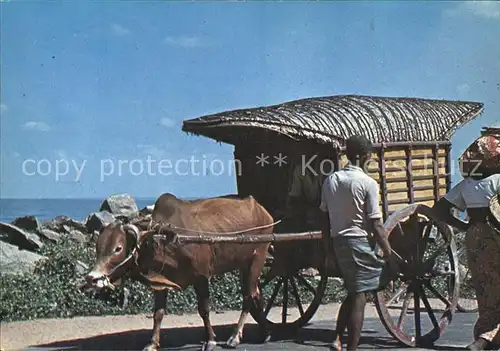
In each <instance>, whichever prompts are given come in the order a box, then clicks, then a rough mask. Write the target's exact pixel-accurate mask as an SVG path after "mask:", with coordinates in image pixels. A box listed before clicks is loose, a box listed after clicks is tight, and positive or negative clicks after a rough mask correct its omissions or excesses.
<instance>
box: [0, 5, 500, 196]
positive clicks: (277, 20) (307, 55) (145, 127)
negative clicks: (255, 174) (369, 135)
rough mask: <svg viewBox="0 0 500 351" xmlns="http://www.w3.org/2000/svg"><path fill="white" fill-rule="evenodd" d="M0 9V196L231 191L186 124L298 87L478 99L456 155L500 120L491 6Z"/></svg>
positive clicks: (227, 150)
mask: <svg viewBox="0 0 500 351" xmlns="http://www.w3.org/2000/svg"><path fill="white" fill-rule="evenodd" d="M0 10H1V142H0V143H1V145H0V146H1V174H0V175H1V184H0V193H1V197H2V198H103V197H106V196H109V195H110V194H113V193H124V192H126V193H129V194H132V195H133V196H135V197H147V198H155V197H157V196H158V195H159V194H161V193H163V192H172V193H174V194H176V195H178V196H181V197H205V196H216V195H221V194H227V193H234V192H236V181H235V174H234V171H235V170H234V168H233V167H231V165H232V159H233V148H232V146H231V145H226V144H219V143H217V142H215V141H213V140H211V139H208V138H203V137H197V136H192V135H188V134H186V133H184V132H182V131H181V126H182V121H183V120H186V119H191V118H196V117H199V116H203V115H207V114H210V113H215V112H221V111H225V110H232V109H237V108H246V107H255V106H264V105H271V104H277V103H282V102H285V101H290V100H294V99H300V98H306V97H313V96H327V95H337V94H360V95H377V96H411V97H420V98H433V99H434V98H436V99H450V100H469V101H480V102H483V103H484V113H483V114H482V115H481V116H480V117H478V118H477V119H476V120H475V121H474V122H472V123H470V124H468V125H466V126H464V127H462V128H461V129H459V130H458V131H457V132H456V133H455V135H454V136H453V138H452V140H451V141H452V144H453V154H452V156H453V157H454V158H456V157H458V156H459V155H460V153H461V152H462V151H463V150H464V149H465V148H466V147H467V146H468V145H469V144H470V143H471V142H472V141H473V140H474V139H475V138H476V137H477V136H478V135H479V132H480V129H481V128H482V127H483V126H487V125H491V124H494V123H499V122H500V45H499V44H498V37H500V35H499V34H500V2H499V1H495V2H487V1H477V2H472V1H468V2H458V1H448V2H437V1H433V2H417V1H415V2H411V1H404V2H403V1H399V2H397V1H386V2H384V1H379V2H375V1H374V2H348V1H342V2H310V3H307V2H299V1H290V2H261V3H256V2H240V1H238V2H227V3H220V2H219V3H216V2H196V1H194V2H189V3H181V2H156V1H155V2H153V1H143V2H90V1H89V2H84V1H82V2H35V1H29V2H28V1H26V2H24V1H14V0H12V1H6V0H2V1H1V2H0ZM160 160H163V161H162V163H160ZM179 160H184V161H179ZM204 160H205V165H203V161H204ZM214 160H218V161H217V163H214ZM187 162H191V163H189V164H188V163H187ZM207 165H208V167H207ZM141 166H142V170H141ZM176 166H177V168H176ZM211 167H212V168H211ZM207 169H208V171H206V170H207ZM221 173H222V174H221ZM455 181H457V178H456V176H455V177H454V182H455Z"/></svg>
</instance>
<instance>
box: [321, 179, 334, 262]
mask: <svg viewBox="0 0 500 351" xmlns="http://www.w3.org/2000/svg"><path fill="white" fill-rule="evenodd" d="M328 191H329V188H328V178H326V179H325V180H324V181H323V185H322V186H321V203H320V205H319V208H320V210H321V211H322V212H323V216H322V218H321V236H322V239H323V247H324V248H325V253H326V255H327V257H330V255H331V247H330V243H331V241H330V230H331V229H330V228H331V226H330V214H329V213H328V204H327V200H328V194H327V192H328Z"/></svg>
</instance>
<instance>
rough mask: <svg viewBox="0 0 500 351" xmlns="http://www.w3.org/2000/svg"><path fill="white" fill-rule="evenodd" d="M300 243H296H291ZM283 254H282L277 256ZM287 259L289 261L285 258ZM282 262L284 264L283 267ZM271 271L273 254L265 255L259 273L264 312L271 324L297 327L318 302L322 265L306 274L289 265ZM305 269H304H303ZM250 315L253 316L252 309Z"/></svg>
mask: <svg viewBox="0 0 500 351" xmlns="http://www.w3.org/2000/svg"><path fill="white" fill-rule="evenodd" d="M294 244H295V245H297V244H298V245H301V244H300V243H294ZM281 258H283V257H281ZM288 262H289V261H288ZM287 265H288V264H287V263H285V265H284V267H285V268H287V267H286V266H287ZM292 266H293V263H292V264H290V265H289V267H288V268H289V269H286V271H287V272H284V271H282V270H280V271H279V272H278V273H276V272H275V270H274V269H273V268H275V258H274V257H268V260H267V261H266V265H265V267H264V270H263V273H262V275H261V277H260V286H259V288H260V291H261V293H262V294H263V295H264V297H265V298H264V315H265V317H266V319H267V321H268V322H269V323H270V324H271V327H274V328H276V327H280V328H301V327H302V326H304V325H306V324H307V323H308V322H309V321H310V319H311V318H312V317H313V316H314V313H316V311H317V309H318V307H319V305H320V304H321V302H322V298H323V295H324V293H325V289H326V286H327V282H328V277H327V275H326V272H325V269H322V268H320V269H319V270H318V271H319V274H317V275H315V276H310V275H309V274H307V272H303V270H298V271H297V270H294V269H290V267H292ZM306 271H307V270H306ZM251 314H252V317H253V318H254V319H255V320H257V317H258V316H257V315H255V311H254V310H252V311H251Z"/></svg>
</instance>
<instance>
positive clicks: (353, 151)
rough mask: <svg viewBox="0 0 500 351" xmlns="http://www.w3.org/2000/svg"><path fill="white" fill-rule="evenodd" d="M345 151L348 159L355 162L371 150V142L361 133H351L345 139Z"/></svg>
mask: <svg viewBox="0 0 500 351" xmlns="http://www.w3.org/2000/svg"><path fill="white" fill-rule="evenodd" d="M345 152H346V156H347V158H348V159H349V161H351V163H353V164H356V163H358V162H360V161H362V158H364V157H365V156H367V155H369V154H371V153H372V152H373V144H372V142H371V141H370V140H369V139H368V138H367V137H365V136H363V135H353V136H352V137H350V138H349V139H347V142H346V151H345Z"/></svg>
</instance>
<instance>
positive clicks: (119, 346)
mask: <svg viewBox="0 0 500 351" xmlns="http://www.w3.org/2000/svg"><path fill="white" fill-rule="evenodd" d="M164 328H165V329H163V330H162V331H161V347H162V349H163V350H199V348H200V346H201V343H202V341H203V340H204V328H203V327H182V328H169V327H168V325H165V326H164ZM233 328H234V324H226V325H218V326H215V327H214V330H215V333H216V335H217V342H218V343H219V345H220V346H224V344H225V342H226V340H227V339H228V338H229V337H230V336H231V333H232V331H233ZM151 332H152V331H151V329H138V330H129V331H124V332H119V333H111V334H103V335H97V336H93V337H89V338H82V339H72V340H62V341H58V342H54V343H50V344H44V345H32V346H31V348H30V349H29V350H36V349H39V350H142V348H143V347H144V346H146V344H148V342H149V339H150V337H151ZM332 340H333V330H332V329H331V328H330V329H327V328H321V327H319V328H318V326H315V327H304V328H302V329H301V330H299V331H298V332H296V333H293V332H290V331H286V330H279V329H276V330H275V331H274V332H273V336H272V339H271V343H269V344H267V345H264V344H261V337H260V330H259V328H258V326H257V325H255V324H250V325H247V326H246V327H245V334H244V337H243V340H242V344H241V345H240V347H239V348H238V349H241V350H245V349H247V350H278V349H279V350H289V349H297V350H298V349H300V350H319V349H327V350H328V346H329V344H330V342H331V341H332ZM359 348H360V349H391V350H397V349H405V347H402V345H401V344H399V343H398V342H397V341H396V340H394V339H393V338H391V337H389V336H386V335H385V334H384V335H381V334H380V333H379V332H377V331H375V330H371V329H366V330H363V333H362V337H361V340H360V347H359ZM433 349H434V350H463V348H459V347H456V348H455V347H449V346H448V347H439V346H436V347H434V348H433Z"/></svg>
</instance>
